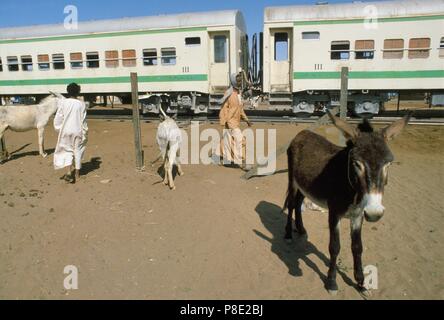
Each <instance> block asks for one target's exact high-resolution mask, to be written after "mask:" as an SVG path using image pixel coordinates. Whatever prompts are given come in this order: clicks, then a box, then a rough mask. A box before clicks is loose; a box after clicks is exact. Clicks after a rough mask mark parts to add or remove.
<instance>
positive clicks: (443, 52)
mask: <svg viewBox="0 0 444 320" xmlns="http://www.w3.org/2000/svg"><path fill="white" fill-rule="evenodd" d="M438 50H439V57H440V58H444V37H442V38H441V41H440V42H439V49H438ZM1 64H2V63H1V60H0V65H1ZM0 71H1V70H0Z"/></svg>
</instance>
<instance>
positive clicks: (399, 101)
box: [396, 91, 401, 113]
mask: <svg viewBox="0 0 444 320" xmlns="http://www.w3.org/2000/svg"><path fill="white" fill-rule="evenodd" d="M400 103H401V92H399V91H398V105H397V106H396V113H399V104H400Z"/></svg>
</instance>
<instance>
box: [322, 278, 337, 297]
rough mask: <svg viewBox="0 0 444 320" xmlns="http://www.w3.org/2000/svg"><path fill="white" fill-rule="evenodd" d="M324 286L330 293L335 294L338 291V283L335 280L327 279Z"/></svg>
mask: <svg viewBox="0 0 444 320" xmlns="http://www.w3.org/2000/svg"><path fill="white" fill-rule="evenodd" d="M325 288H326V289H327V291H328V293H330V294H331V295H336V294H337V293H338V285H337V283H336V280H333V279H327V283H326V284H325Z"/></svg>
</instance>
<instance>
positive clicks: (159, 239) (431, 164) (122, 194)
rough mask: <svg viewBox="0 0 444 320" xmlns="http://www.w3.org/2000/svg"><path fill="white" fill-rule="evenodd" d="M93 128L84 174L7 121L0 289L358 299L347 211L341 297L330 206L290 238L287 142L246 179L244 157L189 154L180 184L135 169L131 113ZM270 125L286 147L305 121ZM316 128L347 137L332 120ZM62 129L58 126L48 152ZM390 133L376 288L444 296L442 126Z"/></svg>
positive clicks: (369, 259) (19, 295)
mask: <svg viewBox="0 0 444 320" xmlns="http://www.w3.org/2000/svg"><path fill="white" fill-rule="evenodd" d="M266 126H267V125H266V124H256V125H255V128H256V129H258V128H265V127H266ZM89 127H90V137H89V144H88V148H87V152H86V157H85V165H84V168H83V179H82V180H81V181H80V182H79V183H78V184H76V185H68V184H65V183H64V182H62V181H61V180H60V179H59V178H60V176H61V175H62V174H63V172H60V171H57V172H56V171H54V170H53V168H52V155H50V156H48V157H47V158H45V159H43V158H41V157H39V156H38V154H37V152H36V150H37V149H38V148H37V144H36V143H37V141H36V140H37V139H36V132H27V133H12V132H7V134H6V141H7V145H8V148H9V151H15V152H14V156H13V158H12V159H11V160H10V161H8V162H6V163H4V164H2V165H0V220H1V224H0V298H1V299H6V298H8V299H23V298H30V299H53V298H62V299H65V298H66V299H77V298H84V299H108V298H118V299H130V298H131V299H133V298H134V299H306V298H310V299H361V296H360V295H359V293H358V292H357V291H356V290H355V289H354V287H353V270H352V255H351V249H350V239H349V225H348V221H347V220H344V221H343V222H342V225H341V241H342V243H341V244H342V251H341V254H340V261H339V266H340V270H341V271H340V274H339V275H338V285H339V288H340V290H339V293H338V295H337V296H336V297H332V296H330V295H329V294H328V293H327V292H326V290H325V289H324V283H323V280H324V279H325V277H326V273H327V269H328V267H327V262H328V228H327V215H326V214H325V213H321V212H315V211H306V212H305V213H304V223H305V225H306V228H307V231H308V240H307V242H304V241H303V240H302V239H298V238H295V240H294V242H293V243H291V244H288V243H286V242H285V241H284V240H283V236H284V226H285V221H286V215H285V214H283V213H282V212H281V206H282V203H283V201H284V197H285V191H286V184H287V173H286V156H285V155H282V156H280V157H279V159H278V166H277V170H278V171H277V174H275V175H273V176H268V177H261V178H254V179H251V180H249V181H244V180H242V179H240V176H241V175H242V172H241V171H240V170H239V169H232V168H225V167H219V166H215V165H208V166H205V165H186V166H184V171H185V175H184V176H182V177H177V178H176V186H177V190H175V191H170V190H169V189H168V188H167V187H166V186H164V185H163V184H162V183H160V181H161V177H160V176H159V175H158V174H157V166H156V167H151V166H150V165H148V166H147V170H146V172H144V173H139V172H137V171H136V170H135V169H134V164H135V161H134V149H133V143H132V141H133V140H132V139H133V131H132V127H131V122H129V121H126V122H117V121H116V122H110V121H98V120H94V121H93V120H91V121H89ZM212 127H215V128H217V127H216V126H215V125H213V126H212ZM155 128H156V124H153V123H143V125H142V136H143V144H144V150H145V159H146V162H147V163H148V161H149V160H152V159H154V158H155V157H156V155H157V154H158V151H157V146H156V145H155V141H154V136H155ZM268 128H272V129H276V130H277V140H278V142H277V145H278V146H280V145H282V144H285V143H286V142H287V141H289V140H290V139H291V138H292V137H293V136H294V135H295V134H296V133H297V132H298V131H300V130H301V129H303V128H304V126H303V125H295V124H293V125H289V124H288V125H268ZM320 132H321V133H323V134H327V135H329V136H330V138H331V139H333V138H334V137H336V136H337V131H336V129H333V128H323V129H321V130H320ZM55 142H56V136H55V133H54V130H53V129H52V128H51V127H50V126H49V127H48V129H47V134H46V146H47V148H48V149H49V150H50V151H51V153H52V152H53V148H54V146H55ZM391 146H392V150H393V153H394V154H395V157H396V160H397V161H398V163H397V164H396V165H393V166H392V167H391V171H390V177H389V185H388V187H387V188H386V194H385V197H384V205H385V207H386V214H385V216H384V218H383V219H382V220H381V221H379V222H377V223H375V224H369V223H365V224H364V230H363V243H364V255H363V263H364V265H375V266H377V268H378V280H379V281H378V286H379V288H378V289H377V290H373V294H372V298H374V299H385V298H389V299H412V298H417V299H424V298H429V299H443V298H444V274H443V270H444V254H443V253H444V250H443V249H444V248H443V243H444V235H443V227H444V214H443V207H444V198H443V187H442V183H443V172H444V171H443V169H444V128H443V127H424V126H410V127H408V129H407V130H406V131H405V132H404V133H403V134H402V135H401V136H400V137H399V138H397V140H395V141H393V142H392V144H391ZM106 179H111V181H110V182H108V183H101V181H103V180H106ZM66 265H75V266H76V267H77V268H78V270H79V288H78V289H77V290H70V291H67V290H65V289H64V287H63V280H64V277H65V275H64V274H63V269H64V267H65V266H66Z"/></svg>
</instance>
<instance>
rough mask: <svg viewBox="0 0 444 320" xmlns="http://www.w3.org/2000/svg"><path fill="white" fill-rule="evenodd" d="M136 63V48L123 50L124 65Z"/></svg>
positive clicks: (134, 64) (132, 65) (129, 65)
mask: <svg viewBox="0 0 444 320" xmlns="http://www.w3.org/2000/svg"><path fill="white" fill-rule="evenodd" d="M136 64H137V62H136V50H133V49H131V50H122V65H123V66H124V67H135V66H136Z"/></svg>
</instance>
